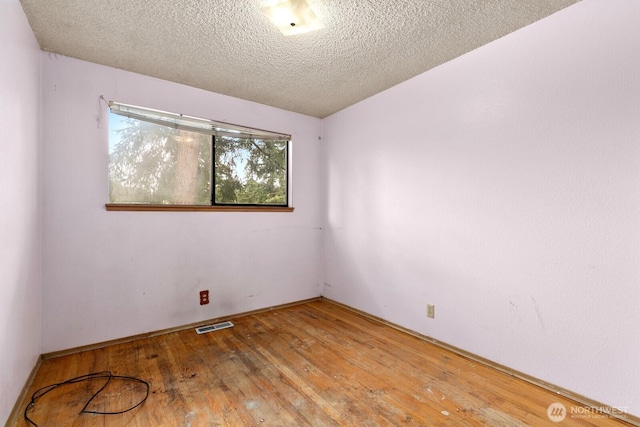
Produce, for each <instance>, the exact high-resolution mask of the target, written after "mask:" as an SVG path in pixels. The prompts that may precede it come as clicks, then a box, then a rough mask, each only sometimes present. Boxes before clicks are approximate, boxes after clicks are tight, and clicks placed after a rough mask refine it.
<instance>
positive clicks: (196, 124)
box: [109, 102, 291, 207]
mask: <svg viewBox="0 0 640 427" xmlns="http://www.w3.org/2000/svg"><path fill="white" fill-rule="evenodd" d="M109 106H110V108H111V111H110V114H109V201H110V203H111V204H131V205H189V206H280V207H282V206H288V151H289V150H288V145H289V141H290V138H291V137H290V136H289V135H285V134H279V133H274V132H267V131H261V130H257V129H251V128H247V127H242V126H235V125H230V124H226V123H220V122H214V121H211V120H205V119H199V118H195V117H189V116H184V115H181V114H173V113H166V112H162V111H157V110H150V109H145V108H140V107H134V106H130V105H125V104H118V103H115V102H110V103H109Z"/></svg>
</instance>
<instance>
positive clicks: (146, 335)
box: [42, 297, 322, 360]
mask: <svg viewBox="0 0 640 427" xmlns="http://www.w3.org/2000/svg"><path fill="white" fill-rule="evenodd" d="M321 299H322V297H314V298H309V299H305V300H300V301H294V302H289V303H285V304H279V305H276V306H270V307H265V308H260V309H257V310H251V311H245V312H242V313H236V314H229V315H227V316H221V317H216V318H214V319H208V320H202V321H200V322H195V323H189V324H187V325H181V326H175V327H173V328H167V329H160V330H157V331H152V332H146V333H143V334H138V335H132V336H129V337H124V338H117V339H114V340H110V341H103V342H99V343H95V344H88V345H83V346H79V347H73V348H69V349H65V350H59V351H54V352H51V353H45V354H43V355H42V360H49V359H54V358H56V357H61V356H67V355H69V354H76V353H80V352H82V351H88V350H96V349H100V348H104V347H108V346H111V345H115V344H123V343H126V342H131V341H135V340H138V339H144V338H151V337H156V336H158V335H164V334H170V333H172V332H178V331H183V330H185V329H192V328H197V327H199V326H205V325H209V324H212V323H219V322H222V321H225V320H233V319H234V318H238V317H245V316H251V315H254V314H260V313H265V312H268V311H273V310H278V309H281V308H287V307H293V306H296V305H301V304H306V303H309V302H314V301H320V300H321Z"/></svg>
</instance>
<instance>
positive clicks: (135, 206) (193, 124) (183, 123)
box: [105, 101, 294, 212]
mask: <svg viewBox="0 0 640 427" xmlns="http://www.w3.org/2000/svg"><path fill="white" fill-rule="evenodd" d="M108 104H109V108H110V113H113V114H118V115H121V116H125V117H129V118H132V119H135V120H142V121H146V122H150V123H154V124H157V125H160V126H168V127H172V128H176V129H185V130H188V131H191V132H196V133H201V134H208V135H209V136H210V144H211V189H210V194H211V197H210V204H208V205H184V204H164V203H162V204H158V203H135V202H133V203H113V202H108V203H105V209H106V210H107V211H164V212H195V211H203V212H293V211H294V208H293V207H292V206H291V174H290V170H291V164H290V150H291V135H288V134H282V133H276V132H271V131H264V130H260V129H255V128H249V127H246V126H238V125H233V124H229V123H225V122H218V121H213V120H208V119H201V118H197V117H193V116H187V115H183V114H178V113H169V112H165V111H161V110H154V109H149V108H145V107H137V106H133V105H129V104H121V103H117V102H114V101H109V103H108ZM114 110H116V111H114ZM146 114H148V115H149V116H147V115H146ZM254 135H255V136H254ZM216 136H219V137H224V136H226V137H231V138H239V139H254V140H262V141H265V140H273V141H284V142H285V159H284V164H285V165H286V170H285V174H286V177H285V183H286V191H285V203H284V204H277V205H275V204H258V203H256V204H251V203H220V202H216V201H215V197H216V196H215V193H216V186H215V176H216V173H215V163H216V162H215V160H216V159H215V148H216V146H215V140H216ZM265 136H266V137H265Z"/></svg>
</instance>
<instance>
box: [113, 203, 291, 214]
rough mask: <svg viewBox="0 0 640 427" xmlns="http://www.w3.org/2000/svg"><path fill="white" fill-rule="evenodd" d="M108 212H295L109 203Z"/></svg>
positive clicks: (267, 208) (281, 208)
mask: <svg viewBox="0 0 640 427" xmlns="http://www.w3.org/2000/svg"><path fill="white" fill-rule="evenodd" d="M105 208H106V209H107V210H108V211H135V212H293V209H294V208H291V207H287V206H232V205H230V206H220V205H216V206H206V205H144V204H130V203H107V204H105Z"/></svg>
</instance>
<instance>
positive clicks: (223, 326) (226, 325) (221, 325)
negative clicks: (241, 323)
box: [196, 322, 233, 334]
mask: <svg viewBox="0 0 640 427" xmlns="http://www.w3.org/2000/svg"><path fill="white" fill-rule="evenodd" d="M231 327H233V323H231V322H222V323H216V324H215V325H209V326H200V327H199V328H196V332H197V333H199V334H206V333H207V332H211V331H217V330H219V329H227V328H231Z"/></svg>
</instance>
